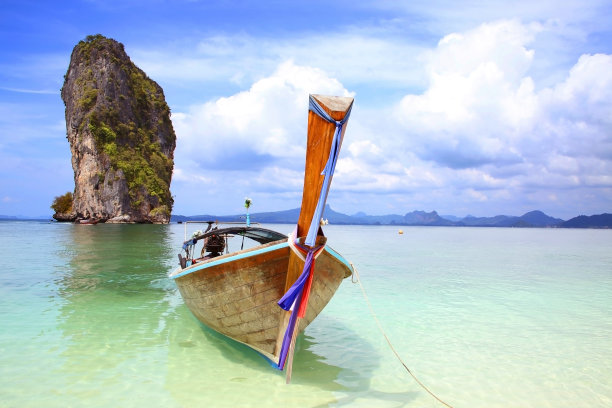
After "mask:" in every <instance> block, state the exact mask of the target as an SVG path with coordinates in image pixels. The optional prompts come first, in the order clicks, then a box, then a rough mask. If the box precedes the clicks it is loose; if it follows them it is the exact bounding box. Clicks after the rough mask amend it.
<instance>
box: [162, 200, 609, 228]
mask: <svg viewBox="0 0 612 408" xmlns="http://www.w3.org/2000/svg"><path fill="white" fill-rule="evenodd" d="M299 215H300V209H299V208H295V209H292V210H285V211H276V212H262V213H253V214H251V221H253V222H260V223H263V224H295V223H296V222H297V220H298V217H299ZM324 218H326V219H327V220H328V221H329V223H330V224H343V225H405V226H449V227H512V228H612V214H600V215H592V216H585V215H581V216H579V217H575V218H572V219H570V220H568V221H564V220H562V219H560V218H553V217H550V216H548V215H546V214H544V213H543V212H542V211H530V212H528V213H525V214H523V215H521V216H520V217H518V216H509V215H497V216H495V217H474V216H467V217H464V218H459V217H454V216H440V215H438V213H437V212H436V211H432V212H425V211H413V212H409V213H406V214H404V215H399V214H389V215H367V214H365V213H363V212H359V213H356V214H353V215H346V214H342V213H339V212H336V211H334V210H332V208H331V207H330V206H329V205H327V206H326V207H325V212H324ZM244 219H245V216H244V214H238V215H225V216H219V215H211V214H203V215H193V216H183V215H173V216H172V217H171V221H172V222H185V221H208V220H218V221H221V222H240V221H243V222H244Z"/></svg>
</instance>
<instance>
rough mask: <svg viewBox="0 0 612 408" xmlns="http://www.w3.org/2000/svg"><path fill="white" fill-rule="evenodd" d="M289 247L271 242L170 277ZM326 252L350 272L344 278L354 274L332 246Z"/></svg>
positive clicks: (209, 260) (189, 268) (192, 267)
mask: <svg viewBox="0 0 612 408" xmlns="http://www.w3.org/2000/svg"><path fill="white" fill-rule="evenodd" d="M287 247H289V242H287V240H278V241H274V242H270V243H267V244H264V245H258V246H256V247H253V248H248V249H244V250H242V251H237V252H232V253H230V254H225V255H221V256H218V257H215V258H211V259H208V260H206V261H203V262H198V263H196V264H194V265H191V266H189V267H187V268H181V267H180V266H179V267H178V268H177V269H175V270H174V271H173V272H171V273H170V275H168V277H169V278H171V279H178V278H180V277H182V276H185V275H189V274H190V273H194V272H198V271H201V270H203V269H207V268H211V267H213V266H217V265H221V264H224V263H228V262H233V261H236V260H238V259H245V258H248V257H251V256H255V255H261V254H264V253H267V252H273V251H277V250H280V249H284V248H287ZM325 251H326V252H328V253H329V254H330V255H331V256H332V257H333V258H335V259H336V260H337V261H338V262H340V263H342V264H343V265H344V266H345V267H346V268H347V269H348V271H349V273H348V274H345V276H344V278H345V279H346V278H348V277H349V276H351V274H352V273H353V266H352V265H351V263H350V262H348V261H347V260H346V258H344V257H343V256H342V255H340V253H338V252H337V251H336V250H334V249H333V248H331V247H330V246H328V245H326V246H325Z"/></svg>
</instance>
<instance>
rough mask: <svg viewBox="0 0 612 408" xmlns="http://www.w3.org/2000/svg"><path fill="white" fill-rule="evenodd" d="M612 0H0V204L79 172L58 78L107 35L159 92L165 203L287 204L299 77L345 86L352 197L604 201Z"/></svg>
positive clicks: (390, 205) (556, 211)
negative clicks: (171, 139) (171, 142)
mask: <svg viewBox="0 0 612 408" xmlns="http://www.w3.org/2000/svg"><path fill="white" fill-rule="evenodd" d="M610 21H612V1H610V0H606V1H600V0H591V1H589V0H564V1H563V2H559V1H556V0H554V1H549V0H529V1H525V0H518V1H505V0H488V1H484V0H468V1H460V0H455V1H448V0H427V1H419V0H413V1H385V0H377V1H367V0H366V1H359V2H355V1H344V0H342V1H318V0H311V1H299V0H297V1H265V0H260V1H241V0H233V1H221V0H219V1H215V0H211V1H198V0H121V1H116V0H89V1H75V0H66V1H62V2H48V1H42V0H41V1H29V0H19V1H14V0H3V1H2V2H0V214H2V215H13V216H19V215H21V216H41V215H46V216H48V215H51V214H52V210H51V209H50V205H51V202H52V201H53V198H54V197H56V196H59V195H62V194H64V193H65V192H67V191H73V189H74V173H73V169H72V165H71V155H70V149H69V144H68V141H67V139H66V125H65V120H64V104H63V102H62V100H61V96H60V89H61V87H62V84H63V81H64V74H65V73H66V71H67V68H68V64H69V63H70V54H71V52H72V49H73V47H74V46H75V45H76V44H77V43H78V42H79V41H80V40H83V39H84V38H85V37H86V36H87V35H91V34H98V33H99V34H102V35H104V36H106V37H110V38H113V39H115V40H117V41H119V42H121V43H123V44H124V46H125V50H126V52H127V53H128V55H129V56H130V58H131V59H132V61H133V62H134V63H135V64H136V65H137V66H138V67H140V68H141V69H142V70H144V71H145V72H146V73H147V75H148V76H149V77H150V78H152V79H153V80H155V81H156V82H157V83H158V84H159V85H160V86H161V87H162V88H163V90H164V93H165V96H166V101H167V103H168V105H169V106H170V109H171V111H172V122H173V126H174V129H175V132H176V136H177V146H176V150H175V157H174V162H175V167H174V173H173V179H172V184H171V187H170V189H171V192H172V195H173V196H174V199H175V203H174V210H173V213H174V214H182V215H196V214H217V215H227V214H237V213H241V212H242V211H243V210H244V207H243V203H244V198H245V197H250V198H251V199H252V200H253V207H252V208H251V212H261V211H279V210H287V209H292V208H298V207H299V206H300V202H301V191H302V182H303V169H304V158H305V143H306V125H307V109H308V94H310V93H313V94H329V95H344V96H352V97H354V98H355V104H354V108H353V111H352V114H351V118H350V120H349V123H348V125H347V130H346V134H345V139H344V144H343V147H342V151H341V153H340V158H339V161H338V164H337V167H336V173H335V175H334V179H333V183H332V187H331V191H330V195H329V198H328V204H330V205H331V207H332V208H333V209H334V210H335V211H339V212H342V213H345V214H354V213H357V212H360V211H362V212H365V213H367V214H370V215H383V214H405V213H407V212H411V211H415V210H421V211H434V210H435V211H437V212H438V213H439V214H442V215H455V216H460V217H462V216H466V215H475V216H494V215H499V214H504V215H522V214H524V213H526V212H528V211H532V210H541V211H544V212H545V213H546V214H548V215H550V216H553V217H558V218H562V219H569V218H572V217H575V216H578V215H582V214H584V215H593V214H601V213H604V212H608V213H609V212H612V25H611V24H610Z"/></svg>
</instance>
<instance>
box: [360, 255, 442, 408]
mask: <svg viewBox="0 0 612 408" xmlns="http://www.w3.org/2000/svg"><path fill="white" fill-rule="evenodd" d="M351 268H352V269H353V275H356V277H357V280H356V281H355V280H353V279H352V278H351V281H352V282H353V283H359V287H360V288H361V292H362V293H363V297H364V299H365V301H366V303H367V304H368V308H369V309H370V313H371V314H372V316H373V317H374V320H375V321H376V325H377V326H378V330H380V332H381V333H382V335H383V337H384V338H385V340H386V341H387V344H388V345H389V347H390V348H391V351H392V352H393V354H395V357H397V359H398V360H399V362H400V363H401V364H402V365H403V366H404V368H405V369H406V371H408V374H410V376H411V377H412V378H413V379H414V381H416V383H417V384H419V385H420V386H421V388H423V389H424V390H425V391H427V393H428V394H429V395H431V396H432V397H434V398H435V399H436V400H438V402H440V403H441V404H443V405H445V406H447V407H448V408H453V406H452V405H450V404H448V403H447V402H444V401H443V400H442V399H440V397H438V396H437V395H436V394H434V393H433V392H432V391H431V390H430V389H429V388H427V386H426V385H425V384H423V383H422V382H421V381H420V380H419V379H418V378H417V377H416V375H414V373H413V372H412V371H411V370H410V368H408V366H407V365H406V363H405V362H404V360H402V357H400V355H399V353H398V352H397V351H396V350H395V347H393V344H391V340H389V337H388V336H387V333H385V330H384V329H383V327H382V325H381V324H380V320H378V316H376V313H375V312H374V308H373V307H372V304H371V303H370V299H368V295H367V294H366V291H365V289H364V287H363V285H362V284H361V278H360V277H359V272H357V268H355V265H353V264H352V263H351Z"/></svg>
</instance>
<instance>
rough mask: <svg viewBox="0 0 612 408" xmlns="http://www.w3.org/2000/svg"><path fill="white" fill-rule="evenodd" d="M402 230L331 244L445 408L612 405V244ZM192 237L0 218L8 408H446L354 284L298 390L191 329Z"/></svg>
mask: <svg viewBox="0 0 612 408" xmlns="http://www.w3.org/2000/svg"><path fill="white" fill-rule="evenodd" d="M270 227H272V228H273V229H278V230H280V231H281V232H289V230H290V229H291V226H289V225H281V226H270ZM403 230H404V234H403V235H399V234H398V229H397V228H394V227H359V226H333V225H332V226H328V227H327V228H326V234H327V235H328V237H329V241H328V242H329V243H330V245H331V246H332V247H333V248H334V249H336V250H338V251H339V252H340V253H342V254H343V255H344V256H345V257H346V258H347V259H349V260H351V261H352V262H353V263H354V264H355V266H356V267H357V269H358V271H359V273H360V275H361V279H362V282H363V285H364V287H365V289H366V292H367V296H368V299H369V301H370V302H371V304H372V307H373V308H374V310H375V312H376V314H377V316H378V318H379V319H380V322H381V324H382V326H383V328H384V330H385V332H386V333H387V335H388V337H389V338H390V340H391V342H392V344H393V346H394V347H395V349H396V351H397V352H398V353H399V355H400V356H402V358H403V359H404V361H405V362H406V364H407V365H408V367H409V368H410V369H411V370H412V372H413V373H415V375H417V377H418V378H419V379H420V380H421V381H422V382H423V383H425V384H426V385H427V386H428V387H429V388H430V389H431V390H432V391H433V392H435V393H436V394H437V395H438V396H439V397H440V398H442V399H443V400H445V401H446V402H448V403H450V404H451V405H453V406H455V407H549V406H550V407H608V406H612V351H611V350H612V347H611V346H610V345H611V344H612V231H610V230H566V229H495V228H490V229H489V228H443V227H434V228H427V227H409V228H406V227H404V228H403ZM182 240H183V226H182V225H177V224H174V225H170V226H158V225H96V226H80V225H67V224H57V223H37V222H0V243H1V244H2V245H0V257H1V258H0V259H2V263H3V268H2V269H1V270H0V406H2V407H5V406H6V407H40V406H45V407H65V406H90V407H97V406H99V407H107V406H134V407H141V406H142V407H149V406H164V407H197V406H205V405H206V406H215V407H217V406H220V407H224V406H228V407H230V406H231V407H234V406H253V407H266V406H270V407H272V406H274V407H278V406H288V407H293V406H295V407H297V406H300V407H304V406H307V407H327V406H329V407H339V406H351V407H353V406H363V407H372V406H376V407H439V406H441V405H440V404H439V403H438V402H437V401H435V400H434V399H433V398H432V397H431V396H430V395H429V394H427V393H426V392H425V391H423V389H422V388H420V387H419V386H418V384H416V383H415V381H414V380H413V379H412V378H411V377H410V376H409V375H408V374H407V373H406V371H405V370H404V368H403V367H402V365H401V364H400V363H399V362H398V360H397V359H396V357H395V356H394V354H393V353H392V352H391V350H390V349H389V347H388V345H387V343H386V342H385V340H384V338H383V336H382V335H381V333H380V332H379V330H378V326H377V325H376V322H375V321H374V319H373V317H372V315H371V314H370V311H369V309H368V306H367V303H366V301H365V300H364V297H363V295H362V292H361V290H360V288H359V286H358V285H355V284H352V283H351V282H350V279H348V280H346V281H345V282H344V283H343V284H342V285H341V286H340V289H339V290H338V292H337V293H336V296H335V297H334V298H333V299H332V301H331V302H330V304H329V305H328V307H327V308H326V309H325V310H324V312H323V313H322V314H321V315H320V316H319V317H318V318H317V320H315V321H314V322H313V323H312V325H311V326H309V328H308V329H307V330H306V333H305V335H303V336H301V337H300V338H299V339H298V347H297V351H296V357H295V362H294V372H293V381H292V384H291V385H289V386H287V385H285V382H284V373H282V372H279V371H276V370H275V369H273V368H272V367H270V365H269V364H268V363H267V362H266V361H265V360H264V359H263V358H261V357H260V356H259V355H258V354H256V353H255V352H253V351H251V350H250V349H248V348H246V347H245V346H242V345H240V344H237V343H234V342H231V341H228V340H227V339H225V338H223V337H222V336H220V335H218V334H216V333H214V332H212V331H210V330H208V329H206V328H203V327H202V326H201V325H199V323H198V322H197V321H196V320H195V319H194V318H193V317H192V316H191V314H190V312H189V310H188V309H187V308H186V307H185V306H184V304H183V302H182V299H181V297H180V294H179V293H178V291H177V289H176V287H175V285H174V282H172V281H171V280H169V279H168V278H167V274H168V272H170V271H171V270H172V269H173V268H174V267H175V264H176V263H177V258H176V253H177V252H178V248H179V247H180V243H181V242H182Z"/></svg>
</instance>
